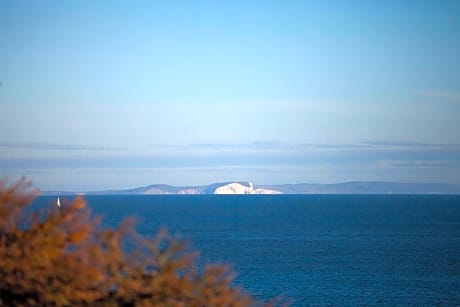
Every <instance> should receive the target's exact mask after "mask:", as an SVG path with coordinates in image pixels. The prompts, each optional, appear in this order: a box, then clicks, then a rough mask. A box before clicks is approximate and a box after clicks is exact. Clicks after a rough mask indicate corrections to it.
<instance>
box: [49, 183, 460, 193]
mask: <svg viewBox="0 0 460 307" xmlns="http://www.w3.org/2000/svg"><path fill="white" fill-rule="evenodd" d="M64 194H67V195H72V194H77V195H97V194H105V195H107V194H113V195H116V194H119V195H196V194H201V195H203V194H460V185H455V184H443V183H400V182H384V181H351V182H343V183H333V184H315V183H297V184H276V185H256V184H253V183H251V182H244V181H238V182H234V181H232V182H220V183H212V184H209V185H201V186H172V185H167V184H152V185H147V186H142V187H136V188H131V189H121V190H102V191H86V192H85V191H81V190H79V191H42V195H64Z"/></svg>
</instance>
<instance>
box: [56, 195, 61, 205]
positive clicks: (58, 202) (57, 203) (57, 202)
mask: <svg viewBox="0 0 460 307" xmlns="http://www.w3.org/2000/svg"><path fill="white" fill-rule="evenodd" d="M56 206H58V207H60V206H61V201H60V200H59V196H58V199H57V201H56Z"/></svg>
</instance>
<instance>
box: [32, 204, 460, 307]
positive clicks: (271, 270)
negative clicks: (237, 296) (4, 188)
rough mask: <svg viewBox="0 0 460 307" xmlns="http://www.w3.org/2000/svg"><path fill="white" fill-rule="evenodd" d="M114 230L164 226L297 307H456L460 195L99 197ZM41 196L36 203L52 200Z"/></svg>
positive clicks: (256, 288) (250, 285)
mask: <svg viewBox="0 0 460 307" xmlns="http://www.w3.org/2000/svg"><path fill="white" fill-rule="evenodd" d="M85 198H86V200H87V202H88V204H89V207H90V208H91V209H92V210H93V212H95V213H96V214H98V215H102V216H103V218H104V223H105V225H106V226H111V227H115V226H117V225H118V224H119V223H120V221H121V220H122V219H124V218H126V217H128V216H137V217H138V223H137V226H136V229H137V230H138V232H140V233H141V234H143V235H144V236H153V235H154V234H155V233H156V232H157V231H158V229H160V228H162V227H167V228H168V229H169V230H170V231H171V232H172V233H175V234H179V235H180V237H182V238H186V239H189V240H190V241H191V242H192V246H193V248H195V249H197V250H199V251H200V252H201V253H200V259H202V260H204V261H210V262H223V263H227V264H230V265H231V266H232V268H233V269H234V270H235V271H236V272H237V274H238V275H237V277H236V280H235V284H236V285H239V286H242V287H243V288H244V289H246V290H247V292H249V293H250V294H252V295H254V296H255V297H257V298H259V299H263V300H268V299H270V298H273V297H274V296H277V295H280V294H281V295H284V296H285V297H289V298H291V299H292V300H293V306H309V305H312V306H357V305H365V306H372V305H390V306H395V305H398V306H401V305H410V306H433V305H441V306H454V305H457V306H458V305H460V196H459V195H457V196H455V195H454V196H452V195H451V196H448V195H270V196H268V195H260V196H258V195H250V196H236V195H235V196H233V195H228V196H224V195H218V196H217V195H216V196H214V195H189V196H148V195H122V196H121V195H117V196H115V195H98V196H86V197H85ZM52 199H54V198H50V197H49V196H42V197H40V198H39V199H38V200H37V203H41V204H45V203H47V202H51V201H52Z"/></svg>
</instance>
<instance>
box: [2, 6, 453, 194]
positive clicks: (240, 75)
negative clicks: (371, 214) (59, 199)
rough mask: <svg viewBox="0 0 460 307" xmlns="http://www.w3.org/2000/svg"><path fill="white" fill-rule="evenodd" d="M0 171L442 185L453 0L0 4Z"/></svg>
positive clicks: (449, 133) (100, 180)
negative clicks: (368, 181) (430, 183)
mask: <svg viewBox="0 0 460 307" xmlns="http://www.w3.org/2000/svg"><path fill="white" fill-rule="evenodd" d="M0 37H1V40H0V82H1V85H0V114H1V121H0V176H13V177H17V176H20V175H26V176H27V177H28V178H30V179H32V180H33V182H34V183H35V184H36V185H37V186H38V187H39V188H42V189H72V190H94V189H103V188H124V187H131V186H138V185H146V184H150V183H169V184H175V185H189V184H197V185H198V184H206V183H211V182H215V181H227V180H250V181H254V182H255V183H256V184H257V183H259V184H270V183H297V182H318V183H335V182H342V181H350V180H386V181H403V182H446V183H457V184H460V177H459V176H458V174H460V137H459V131H460V73H459V72H460V57H459V56H458V55H459V54H460V1H21V0H19V1H18V0H15V1H8V0H4V1H1V2H0Z"/></svg>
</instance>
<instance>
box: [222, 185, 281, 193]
mask: <svg viewBox="0 0 460 307" xmlns="http://www.w3.org/2000/svg"><path fill="white" fill-rule="evenodd" d="M214 194H281V192H279V191H275V190H268V189H254V186H253V185H252V182H249V184H248V186H245V185H243V184H241V183H236V182H233V183H230V184H227V185H224V186H221V187H218V188H217V189H216V190H215V191H214Z"/></svg>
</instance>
